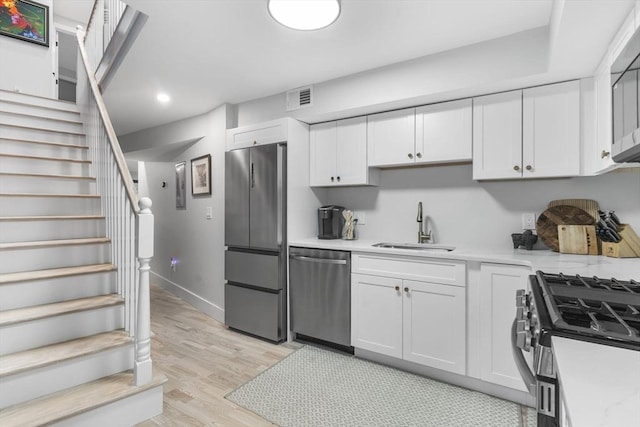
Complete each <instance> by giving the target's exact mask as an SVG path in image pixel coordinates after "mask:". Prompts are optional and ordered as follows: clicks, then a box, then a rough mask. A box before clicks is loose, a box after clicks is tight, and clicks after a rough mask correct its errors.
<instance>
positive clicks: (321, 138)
mask: <svg viewBox="0 0 640 427" xmlns="http://www.w3.org/2000/svg"><path fill="white" fill-rule="evenodd" d="M376 178H377V172H372V173H369V169H368V167H367V118H366V117H355V118H352V119H345V120H338V121H334V122H327V123H320V124H317V125H312V126H311V127H310V157H309V185H310V186H312V187H331V186H346V185H375V184H376V183H377V179H376Z"/></svg>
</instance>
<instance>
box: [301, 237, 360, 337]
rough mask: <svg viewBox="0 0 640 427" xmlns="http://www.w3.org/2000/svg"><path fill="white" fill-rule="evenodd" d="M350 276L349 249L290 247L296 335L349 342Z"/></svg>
mask: <svg viewBox="0 0 640 427" xmlns="http://www.w3.org/2000/svg"><path fill="white" fill-rule="evenodd" d="M350 279H351V253H350V252H342V251H331V250H323V249H308V248H294V247H292V248H290V249H289V292H290V293H291V295H290V301H291V330H292V331H293V333H294V334H295V336H296V338H302V339H305V338H313V339H317V340H321V341H324V342H327V343H331V344H337V345H338V346H342V347H350V346H351V280H350Z"/></svg>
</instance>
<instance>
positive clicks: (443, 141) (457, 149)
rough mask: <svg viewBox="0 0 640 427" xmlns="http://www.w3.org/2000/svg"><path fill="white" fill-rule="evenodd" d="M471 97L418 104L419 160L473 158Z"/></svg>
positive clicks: (448, 160)
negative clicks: (420, 105) (431, 103)
mask: <svg viewBox="0 0 640 427" xmlns="http://www.w3.org/2000/svg"><path fill="white" fill-rule="evenodd" d="M471 104H472V102H471V99H462V100H459V101H452V102H443V103H440V104H433V105H425V106H424V107H419V108H416V144H415V146H416V149H415V151H416V153H415V161H416V163H422V162H424V163H446V162H459V161H469V160H471V154H472V153H471V145H472V144H471V139H472V111H471V108H472V107H471Z"/></svg>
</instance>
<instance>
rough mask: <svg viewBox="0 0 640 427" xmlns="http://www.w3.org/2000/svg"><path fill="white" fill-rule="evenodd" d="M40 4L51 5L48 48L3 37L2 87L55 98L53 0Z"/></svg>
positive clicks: (42, 0) (0, 42)
mask: <svg viewBox="0 0 640 427" xmlns="http://www.w3.org/2000/svg"><path fill="white" fill-rule="evenodd" d="M38 3H40V4H43V5H45V6H49V47H46V46H41V45H38V44H35V43H29V42H26V41H23V40H18V39H14V38H11V37H6V36H0V70H2V71H1V74H0V89H4V90H11V91H13V90H16V89H17V90H19V91H20V92H23V93H28V94H31V95H38V96H44V97H48V98H55V96H56V87H55V77H54V76H53V74H52V73H53V71H54V60H55V50H56V49H55V29H54V26H53V0H38Z"/></svg>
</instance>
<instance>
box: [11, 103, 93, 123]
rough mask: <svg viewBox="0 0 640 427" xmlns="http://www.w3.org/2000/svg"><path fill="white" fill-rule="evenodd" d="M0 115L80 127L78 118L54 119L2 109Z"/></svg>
mask: <svg viewBox="0 0 640 427" xmlns="http://www.w3.org/2000/svg"><path fill="white" fill-rule="evenodd" d="M23 105H24V104H23ZM63 111H64V110H63ZM0 114H6V115H10V116H21V117H29V118H33V119H38V120H46V121H52V122H61V123H69V124H72V125H81V124H82V122H81V121H80V118H78V120H68V119H56V118H54V117H45V116H38V115H36V114H29V113H16V112H15V111H7V110H3V109H0Z"/></svg>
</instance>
